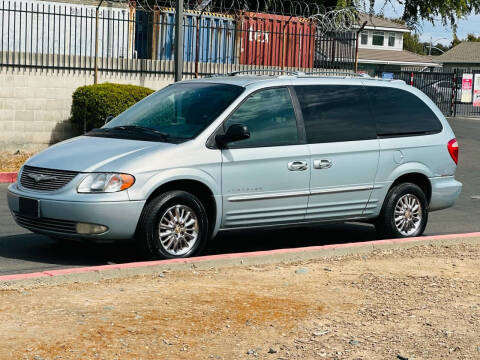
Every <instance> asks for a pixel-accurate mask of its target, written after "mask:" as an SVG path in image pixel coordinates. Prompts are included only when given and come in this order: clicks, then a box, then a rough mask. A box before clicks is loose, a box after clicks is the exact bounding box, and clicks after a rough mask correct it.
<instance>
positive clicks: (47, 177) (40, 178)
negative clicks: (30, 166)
mask: <svg viewBox="0 0 480 360" xmlns="http://www.w3.org/2000/svg"><path fill="white" fill-rule="evenodd" d="M27 176H28V177H29V178H32V179H33V180H35V182H37V183H38V182H40V181H48V180H56V179H57V177H56V176H50V175H44V174H27Z"/></svg>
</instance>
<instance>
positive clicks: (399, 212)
mask: <svg viewBox="0 0 480 360" xmlns="http://www.w3.org/2000/svg"><path fill="white" fill-rule="evenodd" d="M421 223H422V204H421V203H420V200H419V199H418V198H417V197H416V196H415V195H412V194H406V195H403V196H402V197H401V198H400V199H399V200H398V201H397V204H396V205H395V227H396V228H397V230H398V231H399V232H400V234H402V235H404V236H409V235H412V234H415V232H417V230H418V229H419V228H420V225H421Z"/></svg>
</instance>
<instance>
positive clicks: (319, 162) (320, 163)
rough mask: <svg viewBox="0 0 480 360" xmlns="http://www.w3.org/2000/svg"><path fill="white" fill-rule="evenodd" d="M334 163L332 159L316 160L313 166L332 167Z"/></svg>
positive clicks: (315, 167)
mask: <svg viewBox="0 0 480 360" xmlns="http://www.w3.org/2000/svg"><path fill="white" fill-rule="evenodd" d="M332 165H333V161H331V160H326V159H323V160H314V161H313V168H314V169H330V168H331V167H332Z"/></svg>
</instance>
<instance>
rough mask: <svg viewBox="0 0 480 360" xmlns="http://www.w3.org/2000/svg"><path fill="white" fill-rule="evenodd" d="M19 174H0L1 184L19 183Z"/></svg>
mask: <svg viewBox="0 0 480 360" xmlns="http://www.w3.org/2000/svg"><path fill="white" fill-rule="evenodd" d="M17 176H18V173H16V172H0V184H11V183H14V182H15V181H17Z"/></svg>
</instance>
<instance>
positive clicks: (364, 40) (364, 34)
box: [360, 31, 368, 45]
mask: <svg viewBox="0 0 480 360" xmlns="http://www.w3.org/2000/svg"><path fill="white" fill-rule="evenodd" d="M360 41H361V44H362V45H367V44H368V32H366V31H364V32H362V35H361V37H360Z"/></svg>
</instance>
